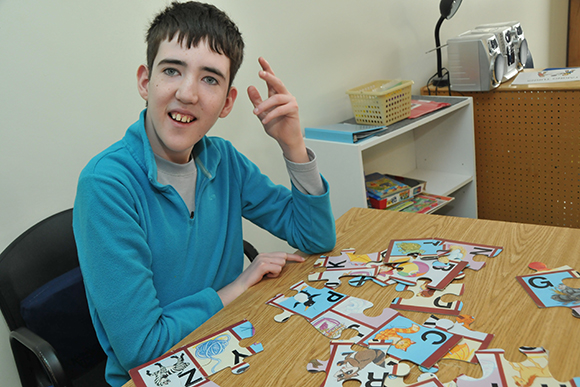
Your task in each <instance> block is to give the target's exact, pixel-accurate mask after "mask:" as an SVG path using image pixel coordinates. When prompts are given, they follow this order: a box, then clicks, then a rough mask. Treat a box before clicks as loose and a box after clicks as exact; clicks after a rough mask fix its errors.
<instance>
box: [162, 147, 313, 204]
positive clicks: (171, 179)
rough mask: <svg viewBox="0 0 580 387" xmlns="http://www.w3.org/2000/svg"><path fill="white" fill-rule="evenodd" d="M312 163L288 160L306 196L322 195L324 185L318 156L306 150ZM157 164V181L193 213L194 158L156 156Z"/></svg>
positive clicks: (289, 168)
mask: <svg viewBox="0 0 580 387" xmlns="http://www.w3.org/2000/svg"><path fill="white" fill-rule="evenodd" d="M306 150H307V151H308V157H309V158H310V161H309V162H307V163H294V162H292V161H290V160H288V159H286V158H284V160H285V161H286V169H287V170H288V175H289V176H290V180H291V181H292V183H293V184H294V186H295V187H296V188H297V189H298V190H299V191H300V192H302V193H303V194H306V195H314V196H317V195H322V194H323V193H324V192H325V190H324V185H323V183H322V179H321V177H320V173H319V172H318V166H317V165H316V155H315V154H314V152H313V151H312V150H311V149H309V148H306ZM155 162H156V163H157V181H158V182H159V183H161V184H164V185H171V186H173V188H175V190H176V191H177V192H178V193H179V195H180V196H181V198H182V199H183V201H184V202H185V204H186V205H187V208H188V209H189V211H190V212H192V213H193V211H194V209H195V183H196V181H197V166H196V164H195V160H194V159H193V158H192V159H191V160H190V161H189V162H188V163H186V164H177V163H172V162H171V161H169V160H165V159H164V158H162V157H160V156H158V155H155Z"/></svg>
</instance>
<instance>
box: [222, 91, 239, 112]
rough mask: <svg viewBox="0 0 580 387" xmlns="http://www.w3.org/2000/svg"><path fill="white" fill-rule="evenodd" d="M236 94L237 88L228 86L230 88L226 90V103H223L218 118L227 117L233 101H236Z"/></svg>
mask: <svg viewBox="0 0 580 387" xmlns="http://www.w3.org/2000/svg"><path fill="white" fill-rule="evenodd" d="M237 96H238V89H236V88H235V87H233V86H232V87H230V90H229V91H228V95H227V97H226V103H225V104H224V107H223V109H222V112H221V113H220V118H225V117H227V115H228V114H230V112H231V111H232V109H233V107H234V102H235V101H236V97H237Z"/></svg>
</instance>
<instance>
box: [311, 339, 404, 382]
mask: <svg viewBox="0 0 580 387" xmlns="http://www.w3.org/2000/svg"><path fill="white" fill-rule="evenodd" d="M351 347H352V343H346V342H343V341H331V342H330V358H329V359H328V360H318V359H314V360H311V361H310V362H309V363H308V365H307V366H306V369H307V370H308V371H310V372H326V378H325V379H324V382H323V383H322V384H321V387H340V386H342V383H343V382H345V381H347V380H357V381H359V382H360V383H361V385H363V386H383V383H384V380H385V379H386V378H387V377H393V376H397V377H403V376H406V375H408V374H409V372H410V371H411V367H409V365H407V364H404V363H400V364H399V362H397V361H396V360H394V359H392V358H391V357H389V356H388V355H387V353H386V352H385V351H384V350H382V349H375V348H364V349H361V350H359V351H356V350H353V349H352V348H351Z"/></svg>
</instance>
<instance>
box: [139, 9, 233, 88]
mask: <svg viewBox="0 0 580 387" xmlns="http://www.w3.org/2000/svg"><path fill="white" fill-rule="evenodd" d="M176 35H177V41H178V42H179V43H180V44H184V43H186V44H187V48H191V47H192V46H193V47H197V45H198V44H199V42H200V41H202V40H207V43H208V45H209V47H210V49H211V50H212V51H214V52H216V53H218V54H223V55H225V56H227V57H228V58H229V59H230V84H229V86H231V85H232V82H233V81H234V78H235V76H236V73H237V72H238V69H239V68H240V66H241V65H242V60H243V58H244V40H243V39H242V34H241V33H240V31H239V30H238V27H237V26H236V25H235V24H234V22H233V21H232V20H231V19H230V18H229V17H228V15H226V13H225V12H223V11H221V10H220V9H218V8H217V7H215V6H213V5H211V4H205V3H199V2H197V1H188V2H185V3H179V2H173V3H171V5H169V6H168V7H167V8H165V10H163V11H161V12H160V13H159V14H158V15H157V16H156V17H155V19H153V22H151V25H150V26H149V30H148V31H147V36H146V42H147V67H148V68H149V71H152V69H153V62H154V61H155V57H156V56H157V52H158V51H159V46H160V45H161V42H163V41H164V40H171V39H173V38H174V37H175V36H176Z"/></svg>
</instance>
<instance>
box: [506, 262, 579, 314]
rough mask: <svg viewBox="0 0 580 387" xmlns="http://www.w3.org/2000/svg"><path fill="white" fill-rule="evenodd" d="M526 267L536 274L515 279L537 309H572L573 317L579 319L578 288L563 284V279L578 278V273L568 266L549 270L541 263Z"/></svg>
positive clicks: (533, 263)
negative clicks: (558, 307)
mask: <svg viewBox="0 0 580 387" xmlns="http://www.w3.org/2000/svg"><path fill="white" fill-rule="evenodd" d="M528 267H529V268H530V269H533V270H536V273H534V274H527V275H522V276H517V277H516V279H517V281H518V282H519V283H520V284H521V285H522V286H523V288H524V290H525V291H526V292H527V293H528V294H529V295H530V297H532V299H533V300H534V302H535V303H536V305H537V306H538V307H540V308H551V307H557V306H560V307H562V306H563V307H567V308H570V309H572V315H573V316H574V317H577V318H580V288H572V287H570V286H568V285H566V284H564V280H565V279H568V278H580V273H579V272H578V271H576V270H573V269H572V268H571V267H569V266H562V267H559V268H557V269H552V270H550V269H548V267H547V266H546V265H545V264H543V263H541V262H532V263H530V264H529V265H528Z"/></svg>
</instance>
